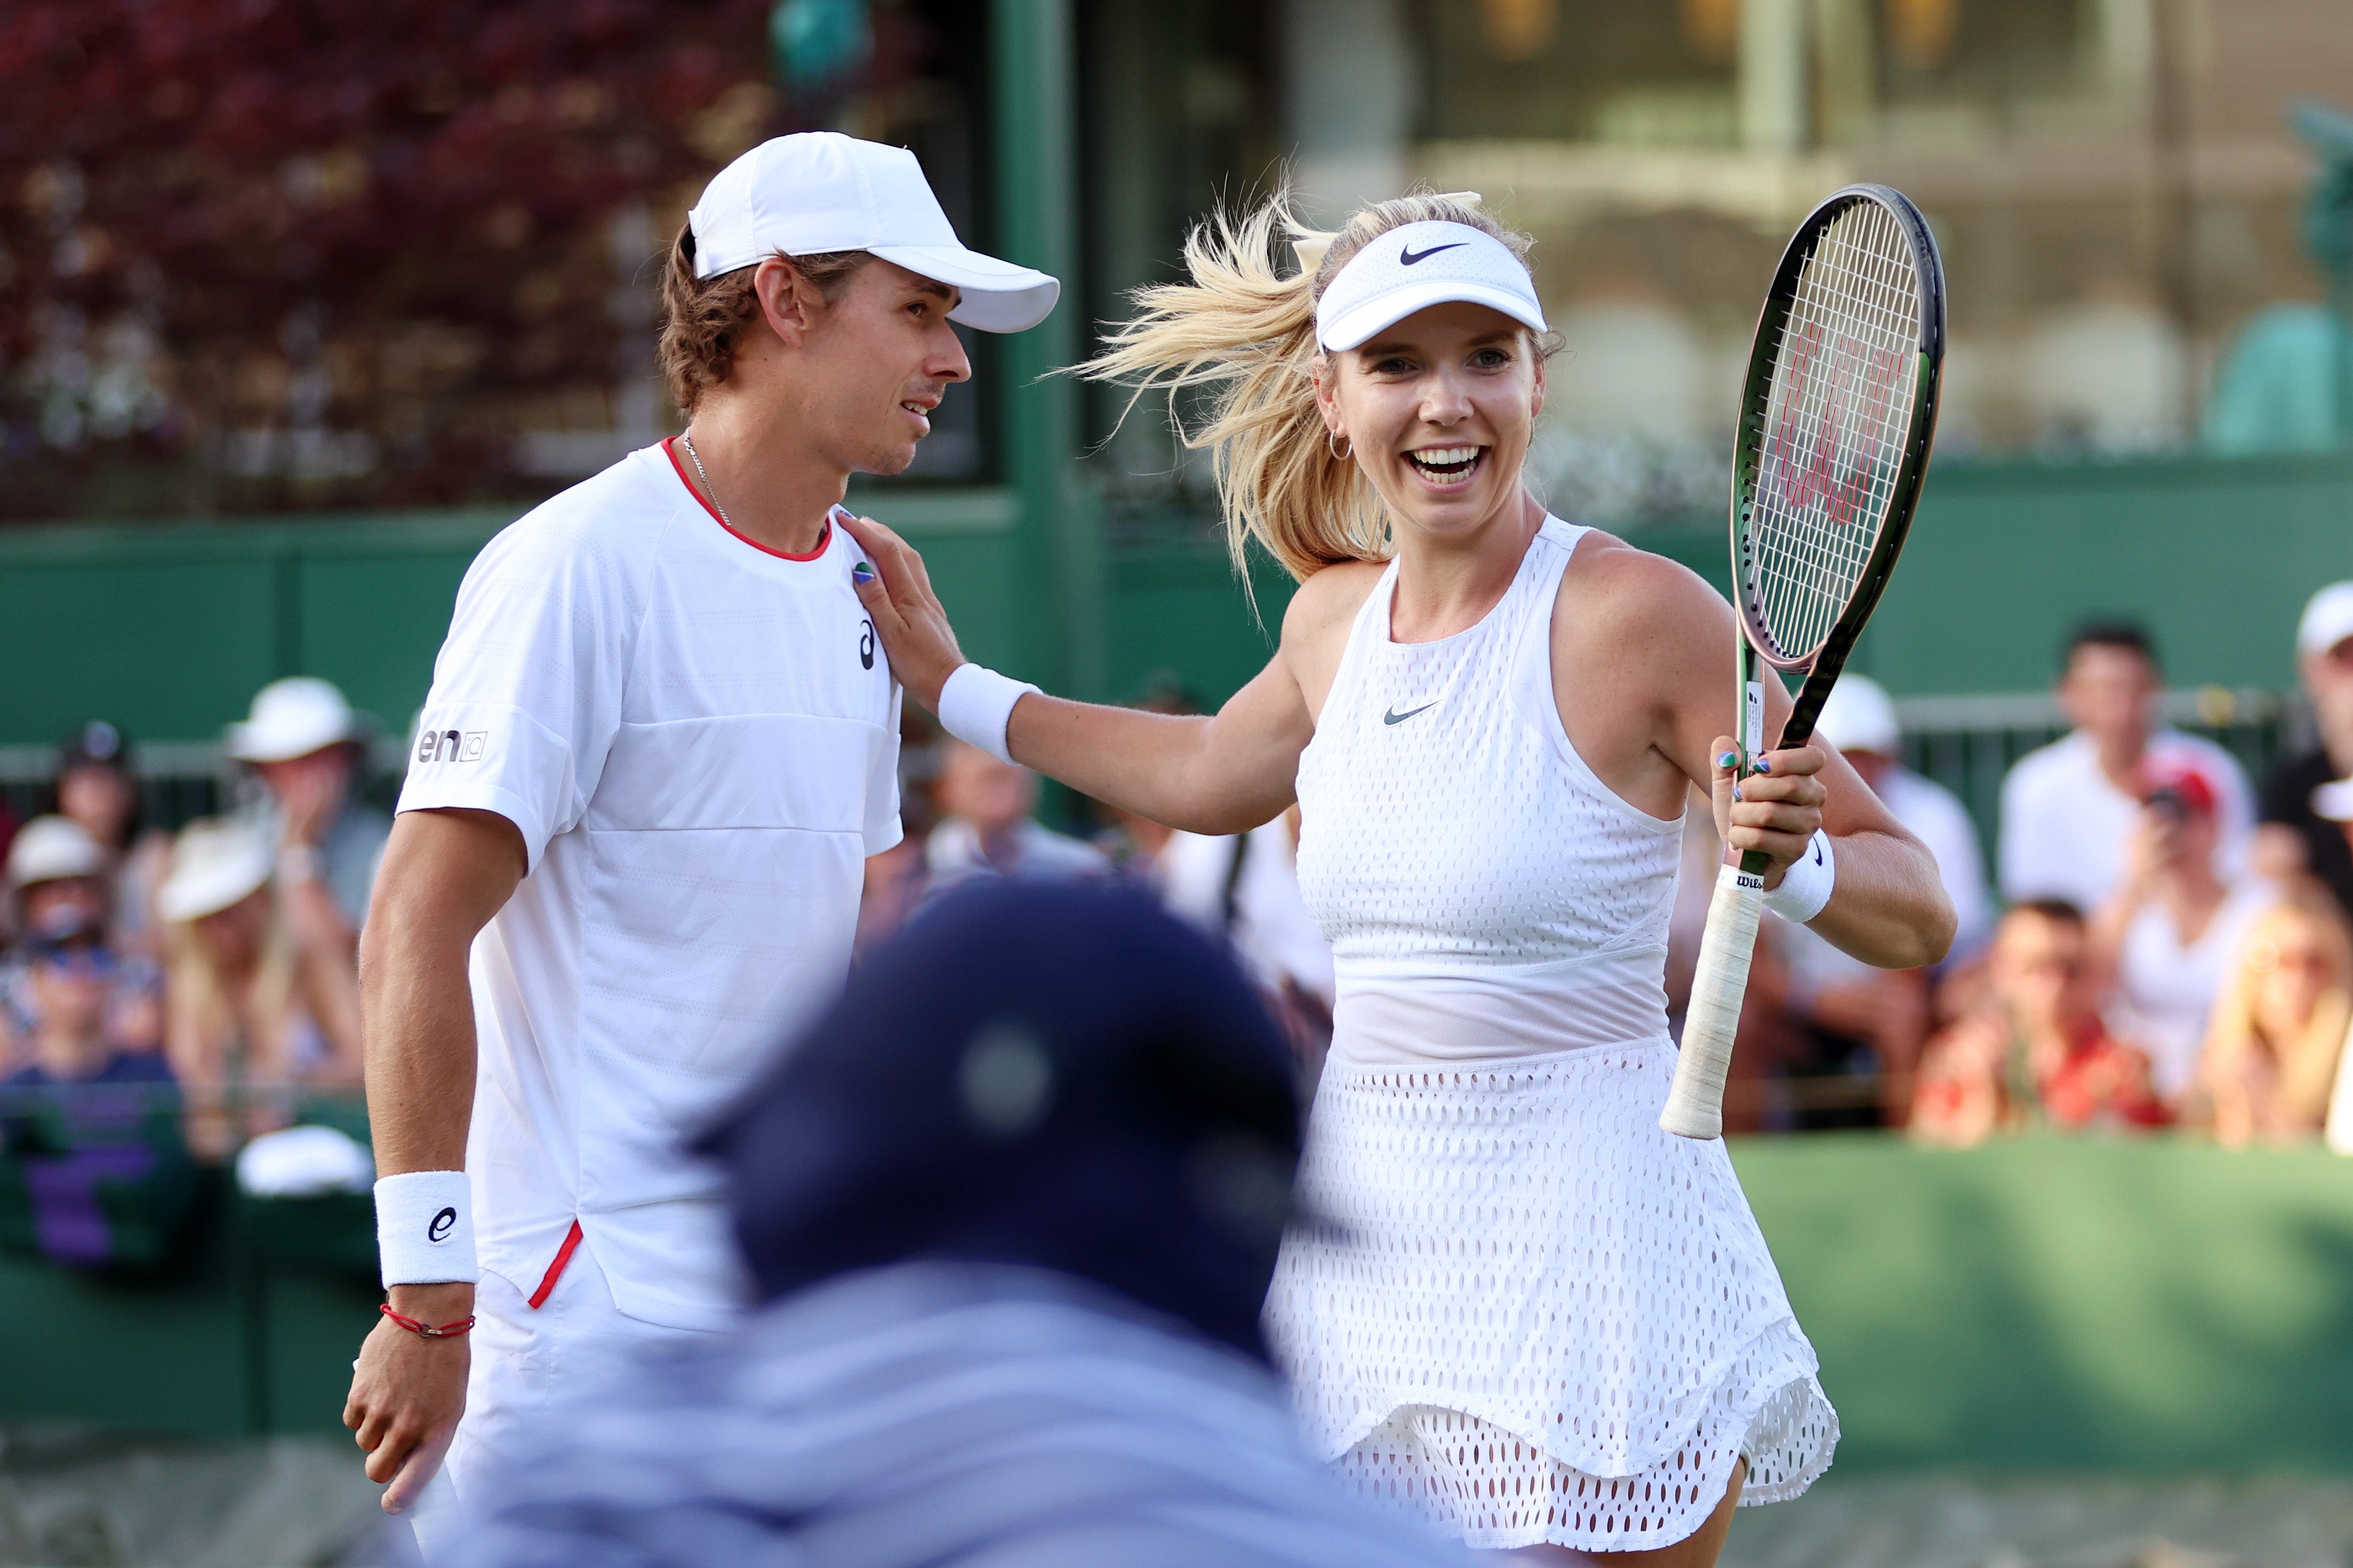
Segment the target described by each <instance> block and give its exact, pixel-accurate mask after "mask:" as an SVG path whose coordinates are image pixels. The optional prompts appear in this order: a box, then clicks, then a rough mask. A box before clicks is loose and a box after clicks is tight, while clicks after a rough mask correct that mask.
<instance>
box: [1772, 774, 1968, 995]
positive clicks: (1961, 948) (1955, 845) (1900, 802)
mask: <svg viewBox="0 0 2353 1568" xmlns="http://www.w3.org/2000/svg"><path fill="white" fill-rule="evenodd" d="M1879 798H1880V803H1881V804H1882V805H1885V806H1886V807H1887V814H1888V815H1889V816H1893V817H1894V818H1895V820H1896V821H1898V822H1900V823H1902V824H1903V825H1904V826H1905V827H1907V828H1909V829H1911V831H1912V833H1913V835H1914V836H1915V837H1917V838H1918V839H1919V840H1920V842H1921V843H1923V844H1925V845H1926V846H1927V847H1928V853H1929V855H1930V856H1931V857H1932V858H1934V859H1935V860H1936V875H1937V877H1938V879H1941V880H1942V881H1943V882H1944V884H1945V896H1946V897H1947V898H1949V899H1951V900H1953V913H1954V914H1955V915H1956V916H1957V917H1958V920H1959V925H1958V927H1957V934H1956V935H1955V936H1954V938H1953V952H1954V954H1955V956H1957V957H1965V956H1967V955H1968V952H1970V950H1971V949H1972V948H1973V947H1974V946H1975V945H1976V943H1977V941H1978V938H1979V937H1980V936H1982V935H1983V934H1984V933H1985V928H1986V924H1987V921H1988V920H1989V917H1990V916H1991V914H1992V912H1993V911H1992V908H1991V905H1990V902H1989V900H1988V898H1987V895H1986V875H1985V858H1984V856H1983V854H1982V853H1981V852H1980V851H1979V850H1978V830H1977V825H1976V824H1975V823H1973V822H1971V821H1970V820H1969V812H1968V807H1967V806H1965V805H1962V804H1961V801H1960V797H1959V796H1958V795H1955V794H1954V793H1953V792H1952V791H1951V790H1948V789H1947V788H1946V787H1945V786H1944V785H1943V784H1938V783H1936V781H1935V780H1933V779H1925V778H1922V777H1921V776H1920V775H1919V774H1918V773H1914V772H1913V771H1912V770H1911V769H1909V768H1905V767H1891V768H1889V769H1888V770H1887V772H1886V773H1884V774H1883V775H1882V776H1881V778H1880V789H1879ZM1772 925H1773V930H1774V933H1775V939H1776V941H1778V942H1779V944H1780V947H1779V951H1780V952H1781V954H1782V956H1783V958H1784V959H1785V960H1786V961H1787V962H1788V965H1789V985H1790V988H1791V990H1792V991H1794V992H1795V993H1796V994H1798V995H1799V996H1800V997H1808V996H1812V995H1816V994H1820V992H1821V991H1822V990H1824V989H1825V988H1826V987H1829V986H1832V985H1844V984H1852V983H1854V982H1855V981H1858V980H1862V979H1865V978H1867V977H1869V976H1871V975H1873V974H1876V973H1880V971H1878V970H1876V969H1874V968H1873V967H1872V966H1871V965H1870V964H1867V963H1863V961H1862V960H1861V959H1859V958H1852V957H1850V956H1848V955H1847V954H1846V953H1843V952H1840V951H1839V950H1838V949H1837V948H1835V947H1832V946H1831V944H1830V943H1829V942H1826V941H1824V940H1823V939H1822V938H1821V937H1820V936H1817V935H1815V934H1814V932H1812V931H1809V930H1807V929H1806V928H1805V927H1804V926H1801V925H1793V924H1791V923H1790V922H1788V921H1785V920H1782V919H1781V918H1780V917H1779V916H1778V915H1776V916H1774V917H1773V919H1772Z"/></svg>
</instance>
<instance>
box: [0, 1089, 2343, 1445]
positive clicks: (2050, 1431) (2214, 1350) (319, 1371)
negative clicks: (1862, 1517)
mask: <svg viewBox="0 0 2353 1568" xmlns="http://www.w3.org/2000/svg"><path fill="white" fill-rule="evenodd" d="M1732 1154H1733V1161H1734V1163H1735V1165H1736V1167H1737V1168H1738V1170H1739V1172H1740V1175H1741V1180H1742V1182H1743V1184H1745V1186H1746V1189H1747V1191H1748V1194H1749V1198H1750V1201H1751V1202H1752V1203H1753V1204H1754V1205H1755V1207H1756V1210H1757V1219H1758V1222H1759V1223H1760V1224H1761V1225H1762V1226H1763V1228H1764V1232H1765V1237H1766V1239H1767V1242H1768V1243H1769V1244H1770V1246H1771V1247H1772V1249H1773V1256H1774V1258H1775V1260H1776V1261H1777V1262H1778V1264H1779V1266H1780V1269H1781V1275H1782V1278H1783V1279H1784V1280H1785V1281H1786V1282H1787V1284H1788V1291H1789V1299H1790V1301H1791V1303H1792V1305H1793V1306H1794V1307H1795V1309H1796V1310H1797V1314H1798V1318H1799V1322H1800V1323H1802V1324H1803V1325H1804V1327H1805V1330H1806V1332H1807V1334H1808V1335H1809V1336H1810V1338H1811V1340H1812V1341H1813V1343H1814V1346H1815V1348H1816V1350H1817V1351H1818V1352H1820V1356H1821V1363H1822V1383H1823V1386H1824V1387H1825V1388H1826V1389H1828V1391H1829V1393H1830V1395H1831V1400H1832V1402H1833V1403H1834V1404H1835V1405H1837V1406H1838V1410H1839V1415H1840V1421H1841V1426H1842V1428H1843V1436H1842V1438H1841V1443H1840V1447H1839V1455H1838V1463H1839V1465H1840V1467H1841V1468H1843V1469H1848V1470H1867V1469H1887V1468H1905V1467H1911V1466H1921V1465H1940V1466H1955V1465H1957V1466H1969V1467H1974V1468H1983V1469H1993V1470H2012V1471H2021V1470H2050V1469H2066V1470H2114V1471H2137V1472H2141V1473H2146V1474H2173V1473H2181V1472H2185V1471H2206V1472H2219V1473H2223V1474H2242V1475H2248V1474H2262V1473H2274V1472H2282V1471H2302V1472H2307V1473H2337V1474H2344V1473H2347V1472H2348V1471H2353V1420H2348V1418H2347V1412H2348V1411H2353V1161H2346V1160H2339V1159H2336V1158H2333V1157H2331V1156H2329V1155H2327V1154H2325V1153H2322V1152H2319V1151H2318V1150H2316V1149H2315V1150H2290V1151H2276V1152H2256V1153H2247V1154H2232V1153H2226V1152H2222V1151H2221V1150H2218V1149H2215V1148H2213V1147H2211V1145H2204V1144H2200V1143H2196V1142H2186V1141H2172V1140H2148V1141H2139V1142H2133V1141H2123V1142H2119V1141H2107V1140H2100V1139H2082V1140H2061V1139H2021V1140H2010V1141H2005V1142H1999V1143H1996V1144H1994V1145H1991V1146H1989V1147H1987V1148H1984V1149H1979V1150H1975V1151H1971V1152H1965V1153H1947V1152H1933V1151H1926V1150H1920V1149H1915V1148H1913V1147H1910V1146H1908V1145H1906V1144H1905V1143H1904V1142H1901V1141H1900V1140H1897V1139H1894V1138H1888V1137H1883V1136H1879V1135H1869V1134H1858V1135H1816V1136H1811V1137H1804V1138H1784V1139H1746V1140H1736V1141H1735V1142H1734V1143H1733V1145H1732ZM312 1211H315V1212H312ZM332 1225H340V1226H344V1227H345V1228H347V1229H348V1231H349V1233H350V1234H349V1236H348V1237H346V1238H344V1240H343V1242H341V1243H338V1242H337V1241H336V1240H335V1238H334V1237H332V1236H329V1235H327V1234H326V1231H327V1230H328V1229H329V1228H332ZM369 1243H370V1226H369V1218H368V1213H367V1209H366V1200H365V1198H364V1196H362V1197H358V1198H353V1199H334V1200H313V1201H311V1203H308V1204H303V1203H294V1204H251V1203H248V1204H243V1205H237V1207H236V1208H235V1209H234V1210H233V1211H232V1213H231V1215H229V1223H228V1224H227V1225H225V1226H222V1227H221V1228H220V1229H219V1230H218V1231H217V1232H216V1235H215V1237H214V1239H213V1240H212V1242H211V1243H210V1245H209V1247H208V1249H207V1250H206V1253H205V1255H204V1257H203V1258H201V1259H200V1260H199V1264H198V1267H197V1268H195V1271H194V1272H193V1273H192V1274H191V1275H190V1276H189V1277H187V1278H186V1279H183V1280H181V1281H179V1282H177V1283H174V1284H169V1285H143V1286H142V1285H114V1284H107V1283H102V1282H99V1281H93V1280H88V1279H81V1278H79V1277H77V1276H74V1275H70V1274H66V1273H63V1272H61V1271H59V1270H57V1269H54V1268H49V1267H48V1266H47V1265H46V1264H43V1263H41V1262H39V1261H37V1260H35V1259H29V1258H21V1257H16V1256H5V1257H0V1323H5V1325H7V1328H8V1332H7V1333H6V1334H5V1335H0V1422H5V1421H14V1420H29V1419H49V1420H76V1421H90V1422H98V1423H101V1424H106V1425H111V1426H150V1427H159V1428H166V1429H172V1430H179V1431H187V1432H198V1433H232V1432H242V1431H252V1430H260V1429H269V1430H279V1431H301V1432H332V1431H334V1430H336V1429H337V1428H336V1423H337V1420H338V1418H339V1415H340V1412H341V1410H342V1401H343V1390H344V1388H345V1387H346V1385H347V1384H348V1381H349V1376H350V1367H351V1358H352V1355H353V1347H354V1346H356V1344H357V1343H358V1342H359V1340H360V1338H361V1337H362V1336H364V1334H365V1333H366V1332H367V1331H368V1328H369V1326H370V1325H371V1324H372V1323H373V1321H374V1301H375V1294H374V1292H373V1289H372V1283H371V1281H369V1280H368V1279H366V1278H365V1277H364V1272H362V1271H361V1269H360V1268H358V1267H357V1266H356V1265H355V1264H354V1261H353V1260H354V1259H357V1260H359V1262H360V1263H364V1259H365V1258H366V1257H367V1254H368V1247H369Z"/></svg>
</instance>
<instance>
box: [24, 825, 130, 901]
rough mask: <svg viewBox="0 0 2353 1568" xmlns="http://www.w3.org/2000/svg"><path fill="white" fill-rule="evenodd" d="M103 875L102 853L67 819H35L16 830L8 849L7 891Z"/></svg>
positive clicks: (96, 843)
mask: <svg viewBox="0 0 2353 1568" xmlns="http://www.w3.org/2000/svg"><path fill="white" fill-rule="evenodd" d="M105 874H106V851H105V850H103V849H101V848H100V847H99V843H98V840H97V839H95V838H92V837H90V833H89V831H88V830H87V829H86V828H84V827H83V826H82V825H81V824H80V823H79V822H76V821H74V820H73V819H72V818H71V817H69V816H37V817H35V818H33V820H32V821H30V822H28V823H26V824H25V826H23V827H21V828H19V829H17V831H16V842H15V843H14V844H11V845H10V846H8V885H9V886H10V887H11V888H29V887H31V886H32V885H33V884H34V883H36V882H61V881H63V880H65V879H67V878H69V877H102V876H104V875H105Z"/></svg>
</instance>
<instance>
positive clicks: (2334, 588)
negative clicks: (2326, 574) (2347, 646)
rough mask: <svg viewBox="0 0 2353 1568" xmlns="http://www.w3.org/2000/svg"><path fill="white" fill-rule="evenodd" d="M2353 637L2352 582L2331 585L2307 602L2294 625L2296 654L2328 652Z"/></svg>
mask: <svg viewBox="0 0 2353 1568" xmlns="http://www.w3.org/2000/svg"><path fill="white" fill-rule="evenodd" d="M2347 637H2353V583H2331V584H2328V586H2327V587H2326V588H2323V589H2322V590H2320V592H2319V593H2317V594H2315V595H2313V596H2312V597H2311V598H2309V599H2307V600H2306V601H2305V604H2304V616H2303V617H2302V618H2301V619H2300V620H2298V621H2297V622H2296V624H2295V651H2296V652H2298V653H2327V651H2328V650H2329V649H2330V648H2333V647H2336V646H2337V644H2338V643H2341V642H2343V641H2344V640H2345V639H2346V638H2347Z"/></svg>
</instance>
